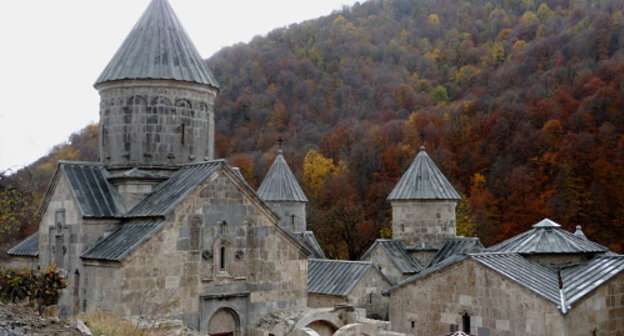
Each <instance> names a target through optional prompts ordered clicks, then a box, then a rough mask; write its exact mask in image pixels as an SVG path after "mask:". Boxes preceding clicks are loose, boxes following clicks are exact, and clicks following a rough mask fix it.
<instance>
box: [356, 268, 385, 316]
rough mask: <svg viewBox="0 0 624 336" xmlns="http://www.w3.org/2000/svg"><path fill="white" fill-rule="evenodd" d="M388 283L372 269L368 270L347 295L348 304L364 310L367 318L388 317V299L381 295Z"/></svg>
mask: <svg viewBox="0 0 624 336" xmlns="http://www.w3.org/2000/svg"><path fill="white" fill-rule="evenodd" d="M388 287H390V283H389V282H388V281H387V280H386V279H385V278H384V277H383V276H382V275H381V274H379V272H377V271H376V270H374V269H370V270H369V271H368V273H367V274H366V276H365V277H364V279H362V281H361V282H360V283H359V284H358V285H357V287H355V289H353V291H352V292H351V294H349V303H350V304H352V305H354V306H355V307H356V308H364V309H366V315H367V316H375V315H376V316H377V317H379V318H382V319H386V318H387V317H388V304H389V301H390V300H389V298H388V297H387V296H384V295H382V294H381V293H382V292H383V291H384V290H386V289H388Z"/></svg>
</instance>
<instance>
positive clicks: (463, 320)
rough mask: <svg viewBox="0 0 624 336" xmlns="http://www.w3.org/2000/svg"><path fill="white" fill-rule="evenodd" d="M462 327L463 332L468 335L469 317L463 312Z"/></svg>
mask: <svg viewBox="0 0 624 336" xmlns="http://www.w3.org/2000/svg"><path fill="white" fill-rule="evenodd" d="M462 326H463V327H464V332H465V333H466V334H469V335H470V315H468V312H465V313H464V315H463V316H462Z"/></svg>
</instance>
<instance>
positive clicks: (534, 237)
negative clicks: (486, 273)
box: [487, 219, 608, 254]
mask: <svg viewBox="0 0 624 336" xmlns="http://www.w3.org/2000/svg"><path fill="white" fill-rule="evenodd" d="M487 250H488V251H490V252H515V253H520V254H547V253H599V252H607V251H608V249H607V248H606V247H604V246H602V245H600V244H597V243H594V242H592V241H590V240H587V239H585V238H583V237H579V236H578V235H575V234H574V233H571V232H568V231H565V230H563V229H561V225H559V224H557V223H555V222H553V221H551V220H550V219H544V220H542V221H540V222H539V223H537V224H535V225H533V229H532V230H529V231H527V232H525V233H522V234H520V235H518V236H515V237H513V238H510V239H508V240H506V241H504V242H502V243H499V244H497V245H494V246H492V247H489V248H488V249H487Z"/></svg>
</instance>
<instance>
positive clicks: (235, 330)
mask: <svg viewBox="0 0 624 336" xmlns="http://www.w3.org/2000/svg"><path fill="white" fill-rule="evenodd" d="M208 334H209V335H211V336H240V335H241V332H240V318H239V317H238V314H236V312H235V311H233V310H232V309H228V308H221V309H219V310H217V311H216V312H215V313H214V315H212V317H211V318H210V322H208Z"/></svg>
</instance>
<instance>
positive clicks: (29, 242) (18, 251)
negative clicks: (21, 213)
mask: <svg viewBox="0 0 624 336" xmlns="http://www.w3.org/2000/svg"><path fill="white" fill-rule="evenodd" d="M7 254H8V255H10V256H15V257H38V256H39V232H35V233H33V234H32V235H30V236H29V237H28V238H26V239H24V240H22V242H20V243H19V244H17V245H15V246H13V247H12V248H11V249H10V250H8V251H7Z"/></svg>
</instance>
